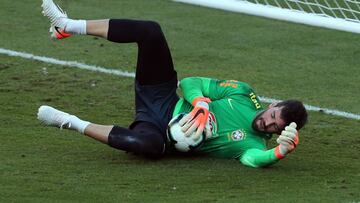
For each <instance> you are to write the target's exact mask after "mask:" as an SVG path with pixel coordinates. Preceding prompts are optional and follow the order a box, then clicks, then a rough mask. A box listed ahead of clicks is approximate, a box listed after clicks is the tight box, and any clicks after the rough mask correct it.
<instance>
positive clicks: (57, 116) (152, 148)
mask: <svg viewBox="0 0 360 203" xmlns="http://www.w3.org/2000/svg"><path fill="white" fill-rule="evenodd" d="M37 115H38V119H39V120H40V121H41V122H42V123H43V124H45V125H49V126H54V127H58V128H61V129H71V130H76V131H78V132H80V133H82V134H84V135H86V136H88V137H91V138H93V139H95V140H97V141H100V142H102V143H104V144H108V145H109V146H111V147H113V148H116V149H120V150H123V151H128V152H134V153H137V154H141V155H143V156H146V157H149V158H159V157H161V156H162V155H163V153H164V150H165V140H164V139H163V137H162V136H161V133H159V130H158V129H157V127H156V126H154V125H153V124H151V123H148V122H140V123H139V124H138V125H136V127H135V128H134V129H132V130H129V129H127V128H123V127H120V126H116V125H99V124H93V123H90V122H88V121H84V120H81V119H80V118H78V117H76V116H74V115H71V114H68V113H66V112H63V111H60V110H58V109H55V108H53V107H50V106H41V107H40V108H39V111H38V114H37Z"/></svg>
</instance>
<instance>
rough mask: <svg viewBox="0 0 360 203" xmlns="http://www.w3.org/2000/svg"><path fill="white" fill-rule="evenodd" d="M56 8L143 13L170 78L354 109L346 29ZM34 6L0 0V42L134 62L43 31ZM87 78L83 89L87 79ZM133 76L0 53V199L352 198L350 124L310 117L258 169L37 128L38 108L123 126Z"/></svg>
mask: <svg viewBox="0 0 360 203" xmlns="http://www.w3.org/2000/svg"><path fill="white" fill-rule="evenodd" d="M59 3H60V5H63V7H64V8H65V9H66V11H67V12H68V14H69V15H70V16H73V17H75V18H86V19H98V18H100V19H101V18H108V17H118V18H137V19H151V20H157V21H159V22H160V23H161V25H162V27H163V30H164V32H165V34H166V36H167V39H168V41H169V44H170V46H171V50H172V52H173V58H174V63H175V66H176V68H177V70H178V73H179V78H182V77H186V76H194V75H199V76H208V77H215V78H221V79H238V80H242V81H246V82H248V83H250V84H251V85H252V86H253V87H254V88H255V89H256V91H257V93H258V94H259V95H263V96H269V97H274V98H279V99H288V98H297V99H301V100H303V101H304V102H305V103H307V104H311V105H316V106H321V107H327V108H336V109H339V110H344V111H350V112H353V113H356V114H359V113H360V106H359V98H358V97H359V96H360V77H359V76H360V69H359V67H358V64H360V57H358V55H359V53H360V47H359V46H358V44H357V43H356V42H357V41H359V40H360V36H359V35H356V34H351V33H345V32H339V31H334V30H326V29H320V28H314V27H308V26H303V25H297V24H290V23H286V22H280V21H274V20H268V19H263V18H257V17H252V16H247V15H241V14H236V13H228V12H224V11H218V10H212V9H207V8H201V7H195V6H190V5H185V4H178V3H173V2H171V1H160V0H152V1H147V0H127V1H114V0H108V1H95V0H87V1H85V0H79V1H65V0H62V1H59ZM40 4H41V1H11V0H2V3H1V5H2V9H1V13H0V17H1V18H0V27H1V31H0V47H1V48H6V49H11V50H16V51H24V52H29V53H32V54H35V55H44V56H48V57H54V58H58V59H63V60H76V61H80V62H84V63H87V64H95V65H99V66H104V67H110V68H115V69H116V68H118V69H122V70H128V71H134V66H135V62H136V46H135V45H131V44H129V45H116V44H112V43H110V42H107V41H105V40H100V39H96V38H93V37H73V38H70V39H66V40H62V41H51V40H49V34H48V33H47V30H48V21H47V19H45V18H44V17H43V16H42V15H41V9H40ZM93 84H95V86H94V85H93ZM133 97H134V93H133V79H131V78H121V77H118V76H112V75H106V74H99V73H93V72H89V71H84V70H78V69H73V68H66V67H61V66H57V65H50V64H47V63H41V62H36V61H30V60H25V59H21V58H16V57H9V56H5V55H0V103H1V105H0V121H1V130H0V137H1V144H0V182H1V184H0V194H1V195H0V202H63V201H76V202H89V201H90V202H93V201H102V202H183V201H185V202H359V201H360V195H359V188H360V172H359V168H360V162H359V155H358V153H359V150H360V138H359V136H358V133H357V132H359V131H360V125H359V124H360V122H359V121H356V120H349V119H345V118H339V117H335V116H330V115H326V114H323V113H319V112H311V113H310V122H309V124H308V125H307V126H306V127H305V129H304V130H302V132H301V140H300V142H301V144H300V145H299V147H298V149H297V150H296V152H295V153H293V154H291V155H290V156H289V157H287V158H286V159H285V160H283V161H281V162H279V163H278V164H276V165H274V166H272V167H270V168H267V169H251V168H247V167H244V166H242V165H241V164H239V163H237V162H236V161H234V160H222V159H213V158H208V157H178V156H171V157H166V158H164V159H162V160H158V161H150V160H146V159H143V158H141V157H137V156H134V155H131V154H126V153H124V152H120V151H117V150H114V149H112V148H110V147H107V146H106V145H102V144H99V143H97V142H96V141H94V140H91V139H88V138H86V137H84V136H80V135H79V134H77V133H75V132H71V131H66V130H64V131H59V130H58V129H55V128H45V127H43V126H42V125H40V123H39V122H38V121H37V119H36V111H37V108H38V107H39V106H40V105H42V104H49V105H53V106H56V107H58V108H60V109H63V110H66V111H69V112H71V113H74V114H76V115H78V116H80V117H81V118H84V119H87V120H91V121H93V122H96V123H103V124H113V123H117V124H120V125H124V126H126V125H128V124H129V123H130V122H131V121H132V119H133V115H134V104H133V103H134V100H133Z"/></svg>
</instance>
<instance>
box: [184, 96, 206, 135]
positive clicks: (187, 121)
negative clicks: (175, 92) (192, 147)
mask: <svg viewBox="0 0 360 203" xmlns="http://www.w3.org/2000/svg"><path fill="white" fill-rule="evenodd" d="M210 102H211V100H210V99H209V98H205V97H198V98H196V99H195V100H194V101H193V106H194V109H193V110H192V111H191V112H190V113H189V114H187V115H186V116H184V117H183V118H182V119H181V120H180V121H179V124H180V126H181V130H182V131H183V132H184V133H185V136H190V135H192V134H193V133H194V132H195V130H196V133H195V135H194V136H193V139H194V140H197V139H199V138H200V136H201V135H202V133H203V131H204V128H205V125H206V122H207V120H208V119H209V104H208V103H210Z"/></svg>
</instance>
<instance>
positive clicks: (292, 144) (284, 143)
mask: <svg viewBox="0 0 360 203" xmlns="http://www.w3.org/2000/svg"><path fill="white" fill-rule="evenodd" d="M276 141H277V143H278V144H279V146H277V147H276V151H277V152H278V153H279V154H278V155H277V156H278V158H283V157H284V156H285V155H286V154H288V153H290V152H292V151H293V150H294V149H295V148H296V146H297V145H298V144H299V134H298V131H297V130H296V123H294V122H292V123H290V125H288V126H286V127H285V130H283V131H282V132H281V135H280V136H279V137H278V138H277V140H276Z"/></svg>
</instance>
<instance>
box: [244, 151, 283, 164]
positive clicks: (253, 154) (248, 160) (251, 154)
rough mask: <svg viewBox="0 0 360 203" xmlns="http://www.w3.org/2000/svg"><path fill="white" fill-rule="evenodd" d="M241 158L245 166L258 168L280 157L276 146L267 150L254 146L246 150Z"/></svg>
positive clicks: (272, 162) (274, 161)
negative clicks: (277, 154)
mask: <svg viewBox="0 0 360 203" xmlns="http://www.w3.org/2000/svg"><path fill="white" fill-rule="evenodd" d="M239 160H240V162H241V163H242V164H244V165H245V166H250V167H254V168H258V167H264V166H268V165H271V164H274V163H276V162H277V161H279V160H280V158H279V157H277V156H276V148H273V149H269V150H265V151H264V150H261V149H255V148H253V149H248V150H246V151H245V152H244V154H243V155H242V156H241V157H240V158H239Z"/></svg>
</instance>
